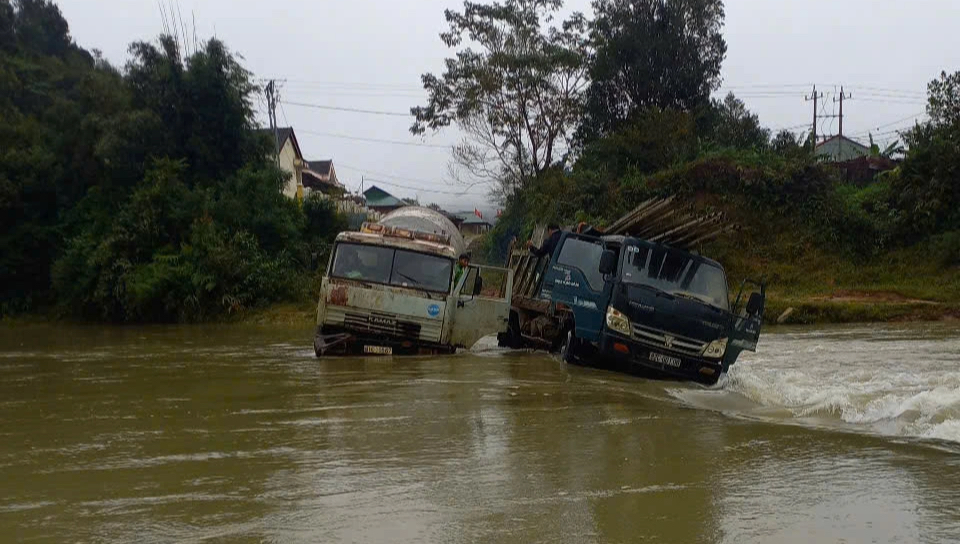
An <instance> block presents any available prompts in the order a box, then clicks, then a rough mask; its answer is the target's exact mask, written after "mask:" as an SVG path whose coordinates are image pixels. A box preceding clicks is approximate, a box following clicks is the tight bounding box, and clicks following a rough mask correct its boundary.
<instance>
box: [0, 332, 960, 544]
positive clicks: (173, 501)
mask: <svg viewBox="0 0 960 544" xmlns="http://www.w3.org/2000/svg"><path fill="white" fill-rule="evenodd" d="M309 340H310V330H309V329H302V330H290V329H284V328H279V327H276V328H270V327H267V328H254V327H151V328H97V327H89V328H70V327H25V328H8V329H3V330H0V422H2V425H0V482H2V485H0V541H3V542H258V543H259V542H711V543H712V542H718V543H740V542H797V543H800V542H804V543H805V542H841V541H842V542H953V541H960V506H958V505H960V430H958V429H960V427H958V425H960V423H958V422H960V355H958V354H960V326H958V325H949V324H945V325H910V326H899V327H875V328H864V327H860V328H833V329H824V330H813V329H796V330H784V331H781V332H778V333H776V334H768V335H766V336H765V337H764V338H763V340H762V343H761V351H760V353H759V354H756V355H754V356H751V357H750V358H747V359H745V360H744V361H743V362H742V364H738V365H737V366H736V367H735V368H734V370H733V371H732V372H731V374H730V376H728V377H727V378H725V379H724V380H723V381H722V382H721V383H720V384H719V386H718V387H716V388H711V389H705V388H701V387H696V386H688V385H683V384H677V383H672V382H658V381H650V380H644V379H641V378H637V377H632V376H626V375H620V374H612V373H608V372H605V371H602V370H596V369H588V368H579V367H569V366H566V365H564V364H562V363H561V362H560V361H557V360H555V359H553V358H551V357H548V356H544V355H542V354H527V353H513V352H503V351H499V350H496V349H489V350H485V351H484V350H480V351H477V352H474V353H470V354H461V355H457V356H453V357H418V358H410V359H396V360H391V359H378V358H365V359H349V360H346V359H341V360H321V361H318V360H316V359H315V358H314V357H313V354H312V350H311V348H310V346H309Z"/></svg>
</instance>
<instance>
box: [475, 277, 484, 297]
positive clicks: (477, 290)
mask: <svg viewBox="0 0 960 544" xmlns="http://www.w3.org/2000/svg"><path fill="white" fill-rule="evenodd" d="M481 291H483V278H481V277H480V273H479V272H477V279H476V281H474V282H473V296H477V295H479V294H480V292H481Z"/></svg>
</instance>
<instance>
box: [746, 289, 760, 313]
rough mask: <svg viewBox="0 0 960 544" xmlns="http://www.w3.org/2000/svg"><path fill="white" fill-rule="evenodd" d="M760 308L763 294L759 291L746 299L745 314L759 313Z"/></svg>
mask: <svg viewBox="0 0 960 544" xmlns="http://www.w3.org/2000/svg"><path fill="white" fill-rule="evenodd" d="M762 309H763V295H761V294H760V293H753V294H752V295H750V300H748V301H747V315H759V314H760V310H762Z"/></svg>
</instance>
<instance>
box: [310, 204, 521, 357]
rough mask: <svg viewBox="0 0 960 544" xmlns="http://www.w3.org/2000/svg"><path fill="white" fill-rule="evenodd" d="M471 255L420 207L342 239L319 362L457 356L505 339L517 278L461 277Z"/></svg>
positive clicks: (501, 274) (326, 298)
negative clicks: (463, 261) (462, 261)
mask: <svg viewBox="0 0 960 544" xmlns="http://www.w3.org/2000/svg"><path fill="white" fill-rule="evenodd" d="M465 248H466V246H465V244H464V241H463V237H462V236H461V235H460V232H459V231H458V230H457V228H456V227H455V226H454V225H453V223H452V222H450V220H449V219H447V218H446V217H445V216H444V215H443V214H441V213H439V212H437V211H434V210H432V209H429V208H421V207H416V206H410V207H404V208H400V209H399V210H396V211H394V212H391V213H390V214H388V215H386V216H384V218H383V219H381V220H380V221H379V222H377V223H372V224H371V223H365V224H364V225H363V226H362V227H361V229H360V231H359V232H342V233H340V234H339V235H338V236H337V238H336V242H335V245H334V248H333V252H332V254H331V257H330V262H329V264H328V265H327V272H326V274H325V275H324V277H323V281H322V284H321V287H320V301H319V303H318V305H317V330H316V336H315V338H314V351H315V352H316V354H317V357H321V356H326V355H350V354H371V355H393V354H397V355H401V354H403V355H408V354H425V353H450V352H454V351H456V349H457V348H467V349H469V348H470V347H472V346H473V345H474V344H475V343H476V342H477V340H479V339H480V338H483V337H485V336H489V335H495V334H499V333H502V332H505V331H506V330H507V325H508V318H509V315H510V299H511V293H512V291H513V272H512V271H511V270H508V269H506V268H495V267H486V266H477V265H473V264H471V265H470V266H469V267H468V268H466V269H464V270H463V271H462V272H461V273H460V274H457V259H458V257H459V256H460V255H461V254H463V253H464V252H465ZM455 280H456V281H455Z"/></svg>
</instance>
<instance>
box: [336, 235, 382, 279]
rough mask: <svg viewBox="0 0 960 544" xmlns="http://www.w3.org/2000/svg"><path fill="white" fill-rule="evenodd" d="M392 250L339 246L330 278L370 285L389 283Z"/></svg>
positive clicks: (377, 247) (358, 245) (354, 245)
mask: <svg viewBox="0 0 960 544" xmlns="http://www.w3.org/2000/svg"><path fill="white" fill-rule="evenodd" d="M392 269H393V249H392V248H389V247H380V246H365V245H361V244H339V245H337V254H336V255H335V256H334V260H333V273H332V274H330V275H331V276H336V277H338V278H346V279H348V280H363V281H369V282H372V283H389V282H390V271H391V270H392Z"/></svg>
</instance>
